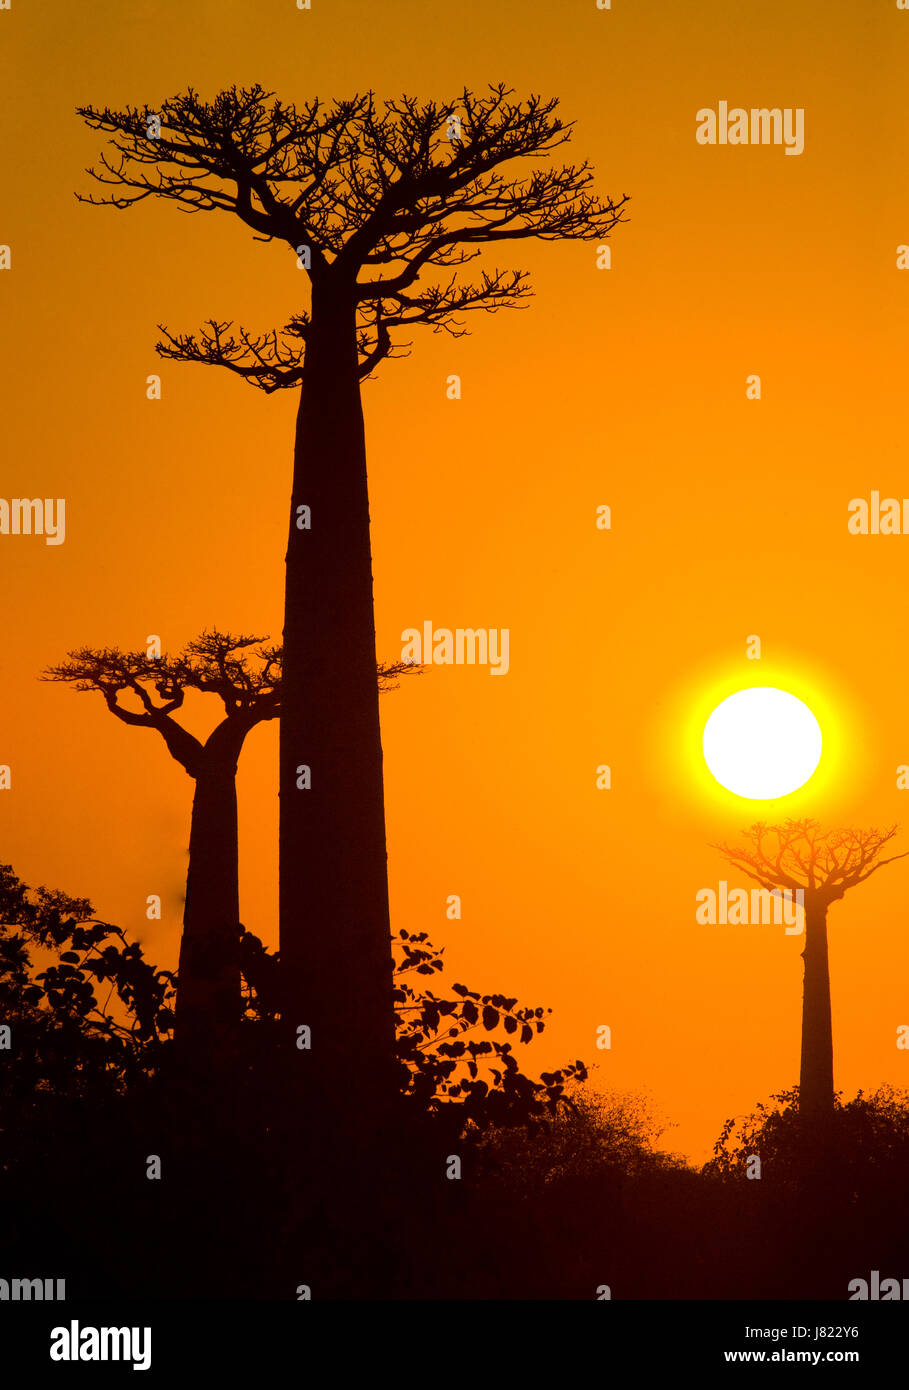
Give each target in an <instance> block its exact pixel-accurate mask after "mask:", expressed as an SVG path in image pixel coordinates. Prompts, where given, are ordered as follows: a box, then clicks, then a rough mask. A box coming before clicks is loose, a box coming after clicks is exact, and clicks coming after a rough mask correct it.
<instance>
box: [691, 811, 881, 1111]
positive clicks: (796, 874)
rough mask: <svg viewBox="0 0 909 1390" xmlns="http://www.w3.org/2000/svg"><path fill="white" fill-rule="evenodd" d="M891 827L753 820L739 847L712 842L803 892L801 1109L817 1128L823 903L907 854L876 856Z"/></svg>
mask: <svg viewBox="0 0 909 1390" xmlns="http://www.w3.org/2000/svg"><path fill="white" fill-rule="evenodd" d="M897 828H898V827H897V826H895V825H894V826H891V827H890V828H889V829H888V830H828V831H822V830H821V829H820V827H819V825H818V822H817V821H814V820H799V821H793V820H787V821H785V822H784V823H783V824H782V825H762V824H757V825H753V826H752V827H751V828H750V830H747V831H745V832H744V835H745V840H746V842H747V843H746V844H745V845H744V846H736V845H726V844H723V845H715V846H714V848H715V849H719V850H720V851H721V853H722V854H724V855H725V857H726V858H727V859H728V861H729V863H730V864H734V865H735V867H736V868H738V869H741V871H742V872H743V873H744V874H746V875H747V876H748V878H751V879H753V880H754V881H755V882H756V883H759V884H760V885H761V887H762V888H764V889H767V890H768V891H769V892H771V893H788V894H795V893H797V892H799V893H801V894H803V895H804V896H803V898H802V899H801V901H802V903H803V906H804V924H805V949H804V950H803V952H802V959H803V960H804V962H805V975H804V988H803V996H802V1052H801V1069H800V1073H799V1114H800V1115H801V1116H802V1117H803V1119H804V1121H805V1122H806V1124H807V1125H809V1126H812V1127H815V1128H816V1127H817V1126H818V1125H821V1124H823V1123H824V1122H826V1120H827V1119H828V1118H829V1117H830V1116H832V1114H833V1028H832V1024H831V1016H830V972H829V966H828V954H827V909H828V908H829V906H830V904H831V903H835V902H838V901H839V900H840V898H842V897H844V895H845V894H846V892H847V891H848V890H849V889H850V888H854V887H856V885H857V884H859V883H864V882H865V880H866V879H867V878H870V877H871V875H872V874H874V873H877V871H878V869H882V868H883V867H884V865H885V864H892V863H893V862H894V860H896V859H905V857H906V854H905V853H904V854H893V855H890V856H889V857H888V858H886V859H882V858H881V854H882V853H883V851H884V849H885V847H886V846H887V845H888V844H889V843H890V841H891V840H892V839H893V837H894V835H895V834H896V832H897ZM796 901H799V899H796Z"/></svg>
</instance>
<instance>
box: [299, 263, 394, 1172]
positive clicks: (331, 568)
mask: <svg viewBox="0 0 909 1390" xmlns="http://www.w3.org/2000/svg"><path fill="white" fill-rule="evenodd" d="M355 313H356V309H355V302H354V299H353V292H352V289H351V288H347V289H342V290H340V291H339V289H338V288H337V286H333V287H332V288H331V289H330V291H329V290H326V287H325V285H324V284H319V283H318V282H317V283H315V284H314V286H313V302H312V321H311V325H310V332H309V335H308V337H307V342H306V358H305V366H304V377H303V386H302V393H301V399H300V408H299V413H298V416H297V433H296V446H295V457H294V482H293V494H292V503H291V520H290V537H289V543H288V549H287V587H286V611H285V627H284V666H283V688H282V702H281V773H280V786H281V792H280V798H281V800H280V952H281V970H282V975H283V982H284V983H283V989H284V999H285V1001H286V1005H285V1023H286V1026H287V1036H288V1040H289V1046H290V1048H291V1049H293V1058H294V1062H293V1065H294V1067H295V1068H296V1067H298V1075H299V1077H300V1079H301V1081H302V1084H303V1086H304V1087H305V1091H306V1105H307V1112H308V1115H309V1117H310V1118H311V1119H312V1120H317V1123H319V1124H321V1125H322V1126H328V1128H329V1129H330V1130H331V1132H332V1133H333V1135H334V1137H335V1139H336V1140H338V1141H339V1142H340V1140H341V1137H342V1136H343V1135H348V1134H349V1133H350V1132H351V1131H352V1130H356V1131H358V1132H359V1133H360V1134H361V1135H362V1134H363V1133H364V1127H368V1128H372V1129H373V1130H374V1129H375V1128H376V1127H377V1126H378V1125H379V1124H380V1123H381V1120H382V1116H383V1114H384V1113H387V1107H388V1105H389V1104H390V1103H391V1099H392V1084H393V1083H392V1076H393V1070H392V1066H393V1048H394V1008H393V993H392V991H393V984H392V959H391V941H390V927H389V914H388V876H387V863H386V848H385V804H384V791H383V781H382V744H381V737H380V731H379V697H378V688H377V683H376V641H375V623H374V617H373V591H372V561H371V554H370V539H369V498H368V490H367V477H366V444H365V438H364V430H363V412H362V407H361V402H360V383H359V375H358V354H357V341H356V317H355ZM302 506H305V507H308V508H309V509H310V516H311V524H310V529H301V528H300V527H299V526H298V525H297V520H298V511H297V509H298V508H299V507H302ZM303 766H305V767H307V768H309V769H310V776H311V787H310V788H309V789H305V788H303V787H301V786H300V785H299V784H298V783H299V781H302V780H304V779H305V773H304V774H300V773H298V769H300V768H302V767H303ZM304 1024H305V1025H307V1026H308V1027H309V1029H310V1030H311V1050H309V1051H304V1050H297V1049H296V1040H297V1036H298V1034H297V1030H298V1028H299V1027H300V1025H304ZM317 1117H318V1118H317ZM325 1137H326V1139H328V1138H329V1135H328V1134H327V1133H326V1136H325ZM330 1146H331V1145H330V1140H329V1147H330Z"/></svg>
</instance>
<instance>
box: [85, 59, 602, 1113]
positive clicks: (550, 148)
mask: <svg viewBox="0 0 909 1390" xmlns="http://www.w3.org/2000/svg"><path fill="white" fill-rule="evenodd" d="M557 108H558V102H557V101H555V100H552V99H543V98H541V97H539V96H530V97H529V98H527V99H526V100H514V99H513V94H512V92H511V91H510V90H509V89H508V88H506V87H505V86H504V85H498V86H492V87H490V88H489V89H488V91H487V92H486V93H484V94H481V95H476V94H474V93H472V92H470V91H467V90H465V91H463V92H462V93H461V94H460V95H459V96H458V97H457V98H456V99H455V100H454V101H451V102H445V103H438V102H434V101H428V102H419V101H417V100H416V99H414V98H412V97H407V96H405V97H402V98H400V99H399V100H391V101H386V102H384V103H378V102H377V101H376V100H375V99H374V97H373V96H372V94H368V95H364V96H354V97H351V98H350V99H348V100H337V101H334V102H332V103H330V104H328V105H325V104H323V103H322V102H321V101H319V100H310V101H307V102H306V103H304V104H303V105H302V106H300V107H296V106H293V105H290V104H287V103H285V102H283V101H280V100H278V99H276V98H275V97H273V96H272V95H271V94H270V93H267V92H265V91H264V90H263V88H262V87H261V86H258V85H257V86H253V87H250V88H244V89H238V88H236V87H231V88H229V89H228V90H225V91H222V92H221V93H220V94H219V95H218V96H216V97H215V99H214V100H213V101H211V102H205V101H203V100H202V99H201V98H200V97H199V96H198V95H197V94H196V93H195V92H194V91H192V90H189V91H187V92H186V93H185V94H182V95H178V96H175V97H172V98H170V99H169V100H167V101H165V102H163V104H161V105H160V106H159V107H158V108H157V109H156V110H154V111H151V110H148V109H145V108H138V107H127V108H126V109H124V110H119V111H114V110H110V109H109V108H106V107H105V108H100V109H96V108H95V107H91V106H86V107H81V108H79V115H80V116H82V118H83V119H84V120H85V121H86V122H87V124H88V125H89V126H90V127H91V128H92V129H95V130H99V131H102V132H104V133H106V134H108V135H110V136H111V137H112V139H111V144H112V146H113V151H114V153H113V155H112V156H110V157H109V156H108V155H107V154H103V155H102V156H101V159H100V163H99V165H98V166H97V167H96V168H94V169H90V170H89V171H88V172H89V173H90V174H91V175H92V177H93V178H95V179H96V180H97V181H98V183H99V184H100V185H102V189H103V191H102V192H101V193H100V194H95V195H91V196H88V197H85V198H84V201H87V202H91V203H101V204H106V205H109V206H113V207H116V208H128V207H131V206H133V205H134V204H136V203H139V202H143V201H145V200H147V199H149V198H164V199H166V200H169V201H171V202H173V203H175V204H176V205H177V207H178V208H180V209H182V210H184V211H188V212H192V213H196V212H226V213H229V214H230V215H231V216H233V217H236V218H239V220H240V221H241V222H243V223H244V224H245V225H246V226H247V227H248V228H250V230H251V231H252V232H253V233H254V234H255V237H256V239H258V240H261V241H269V242H270V241H273V240H274V241H277V242H278V243H282V244H283V245H284V246H286V247H288V248H290V250H291V252H292V254H293V256H294V257H296V266H297V267H299V269H301V270H304V271H305V272H306V276H307V280H308V302H306V301H305V300H304V302H303V303H301V302H300V300H301V299H302V298H303V295H302V294H301V293H300V292H298V291H297V290H296V289H295V290H294V291H293V292H292V293H291V295H290V296H289V297H290V299H291V301H292V312H291V315H290V317H289V318H288V321H287V323H286V324H285V325H284V327H283V328H281V329H268V330H266V331H264V332H252V331H249V330H247V329H245V328H243V327H238V328H234V326H233V323H232V322H231V321H230V320H226V321H225V320H216V319H212V320H209V321H208V323H207V324H206V325H205V327H203V328H202V330H201V331H200V332H198V333H171V332H170V331H169V330H168V329H167V328H165V327H163V326H162V327H161V331H162V332H163V334H164V338H163V340H162V341H161V342H160V343H159V345H158V351H159V353H160V354H161V355H162V356H163V357H166V358H172V359H176V360H178V361H182V362H196V363H203V364H206V365H214V366H219V367H223V368H226V369H227V370H229V371H231V372H233V373H235V374H236V375H237V376H240V377H241V378H243V379H244V380H246V381H248V382H250V383H251V384H252V385H254V386H257V387H259V388H260V389H262V390H263V391H266V392H272V391H276V390H280V389H284V388H288V389H296V390H297V391H298V393H299V408H298V412H297V419H296V438H295V447H294V467H293V484H292V491H291V508H290V526H289V537H288V546H287V554H286V604H285V622H284V653H285V661H284V697H283V706H282V713H281V721H280V837H279V838H280V951H281V962H282V971H283V973H284V977H285V986H286V989H287V998H288V1001H289V1004H288V1018H287V1023H288V1032H287V1034H286V1037H287V1042H288V1043H291V1040H292V1038H293V1036H294V1033H295V1026H296V1025H298V1024H302V1023H305V1024H306V1025H308V1026H309V1027H310V1028H311V1031H312V1036H313V1059H312V1064H311V1069H310V1076H311V1080H312V1081H313V1082H314V1089H315V1091H316V1092H319V1093H321V1095H322V1098H323V1100H324V1101H326V1103H328V1104H329V1106H330V1105H331V1103H332V1101H333V1098H336V1099H337V1101H338V1102H339V1103H340V1104H341V1106H342V1108H343V1110H344V1113H345V1114H346V1116H347V1117H348V1118H353V1117H356V1116H359V1117H360V1118H361V1122H362V1123H361V1130H362V1127H363V1126H365V1128H367V1129H370V1128H371V1129H374V1128H375V1122H376V1121H377V1120H378V1117H379V1116H381V1115H382V1114H383V1113H384V1112H385V1110H386V1109H387V1106H388V1105H389V1104H390V1103H391V1098H392V1091H393V1089H394V1083H393V1080H392V1078H393V1074H394V1068H393V1056H394V1007H393V984H392V956H391V947H390V925H389V912H388V881H387V863H386V860H387V854H386V838H385V809H384V795H383V771H382V745H381V737H380V728H379V710H378V701H377V692H376V681H375V669H376V655H375V625H374V616H373V582H372V561H371V553H370V533H369V496H368V486H367V469H366V445H365V437H364V429H363V413H362V407H361V399H360V383H361V382H362V381H363V380H364V379H365V378H366V377H368V376H370V375H371V374H372V372H373V371H374V370H375V368H376V367H377V366H378V365H379V363H380V362H382V361H383V360H384V359H386V358H390V357H394V356H399V355H401V354H402V353H403V352H405V351H406V347H407V343H406V341H403V340H402V335H403V336H404V337H405V338H406V335H407V333H408V332H409V331H410V330H411V329H412V328H414V327H416V326H418V325H422V326H427V327H430V328H432V329H433V330H434V331H435V332H439V331H444V332H447V333H449V334H451V335H455V336H457V335H459V334H460V333H462V332H463V331H464V326H463V318H462V316H463V315H464V314H465V313H468V312H470V311H474V310H497V309H500V308H505V307H512V306H515V305H519V304H520V303H521V302H522V301H523V300H525V299H526V297H527V295H528V294H529V293H530V286H529V283H528V279H527V275H526V273H525V272H524V271H522V270H501V269H498V268H496V267H490V268H487V269H482V270H478V272H477V274H476V275H474V276H472V277H471V276H467V277H465V275H464V267H465V266H467V265H468V264H469V263H470V262H473V261H476V260H477V258H478V257H480V255H481V253H482V251H483V248H484V247H486V246H495V245H498V244H501V243H512V242H519V241H525V240H529V239H531V238H536V239H541V240H544V241H556V240H569V239H570V240H577V239H581V240H586V239H598V240H599V239H602V238H605V237H607V236H608V235H609V234H610V232H611V231H612V229H613V228H614V227H615V225H616V224H617V223H618V222H619V221H621V220H622V212H623V208H624V205H625V202H626V198H625V197H624V196H623V197H622V198H621V199H619V200H618V201H615V202H614V201H613V200H612V199H611V198H609V199H606V200H602V199H600V198H599V197H598V196H596V195H595V194H594V192H593V191H592V182H593V176H592V172H591V170H590V167H589V165H588V164H587V163H579V164H571V165H563V166H561V167H550V166H549V165H547V164H545V163H538V162H536V161H545V160H547V159H548V158H549V156H550V155H552V154H553V152H554V151H556V150H558V149H560V147H562V146H563V145H565V143H566V142H567V141H568V140H569V138H570V134H571V129H570V125H568V124H566V123H565V122H563V121H562V120H561V118H560V117H559V115H558V114H557ZM527 159H532V160H534V161H535V163H534V165H533V167H532V168H530V169H529V170H527V171H526V172H525V171H523V170H521V169H519V170H518V171H517V172H516V173H515V174H514V176H513V177H507V176H505V175H503V173H502V172H500V170H501V169H502V167H503V166H506V165H513V164H520V162H521V161H525V160H527ZM291 264H294V263H293V262H292V263H291ZM292 273H293V274H296V271H294V272H292ZM303 766H306V767H308V768H309V769H310V770H311V784H310V785H306V782H305V780H303V781H302V782H301V779H300V776H299V772H298V769H300V768H301V767H303ZM313 1100H314V1093H313V1091H312V1090H311V1091H310V1103H312V1102H313ZM370 1116H371V1117H372V1120H370Z"/></svg>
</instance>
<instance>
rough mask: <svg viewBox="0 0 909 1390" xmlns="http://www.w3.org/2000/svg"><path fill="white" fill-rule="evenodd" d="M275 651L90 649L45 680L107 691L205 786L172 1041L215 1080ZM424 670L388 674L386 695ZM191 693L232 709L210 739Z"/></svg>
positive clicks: (382, 674) (275, 703) (226, 1026)
mask: <svg viewBox="0 0 909 1390" xmlns="http://www.w3.org/2000/svg"><path fill="white" fill-rule="evenodd" d="M265 641H266V639H265V638H263V637H256V636H250V635H233V634H231V633H224V632H218V631H211V632H203V633H202V635H201V636H200V637H197V638H195V639H194V640H193V641H191V642H189V643H187V645H186V646H185V647H184V648H183V650H182V651H181V652H180V653H179V654H178V655H177V656H175V657H168V656H166V655H165V656H161V657H153V656H149V655H148V654H147V652H145V651H133V652H121V651H119V650H118V649H117V648H105V649H102V650H94V649H91V648H88V647H83V648H80V649H79V650H78V651H73V652H70V653H69V657H68V659H67V660H66V661H65V662H63V663H61V664H60V665H57V666H51V667H50V668H48V670H47V671H46V672H45V673H44V677H43V679H45V680H49V681H62V682H65V683H66V684H68V685H72V686H74V687H75V689H76V690H81V691H87V690H94V691H98V692H99V693H100V694H101V695H103V697H104V700H105V702H106V704H107V707H108V709H109V710H110V711H111V713H112V714H114V715H116V717H117V718H118V719H119V720H121V721H122V722H123V723H124V724H129V725H132V726H133V727H134V728H142V729H154V730H155V731H156V732H157V733H158V734H160V735H161V737H162V738H163V740H164V742H165V744H166V746H167V749H168V752H169V753H170V754H171V756H172V757H173V758H175V759H176V761H177V762H178V763H179V764H180V766H181V767H182V768H183V769H184V771H185V772H187V773H188V774H189V776H190V777H191V778H192V779H193V782H194V783H195V790H194V793H193V806H192V821H191V828H190V837H189V868H188V872H187V879H186V906H185V909H184V918H183V934H182V937H181V942H180V966H179V974H178V985H177V1000H176V1010H175V1021H174V1037H175V1040H176V1043H177V1046H178V1048H179V1050H180V1053H181V1055H182V1056H183V1058H184V1060H186V1061H189V1060H192V1062H193V1064H194V1065H195V1066H196V1067H197V1069H198V1070H199V1071H200V1072H201V1073H202V1074H209V1075H210V1074H213V1073H214V1071H221V1070H222V1068H223V1067H224V1066H225V1065H227V1066H231V1065H232V1064H233V1058H234V1053H235V1048H234V1046H233V1043H234V1040H235V1038H236V1030H237V1028H238V1027H239V1022H240V1017H241V1013H242V1007H241V986H240V933H241V928H240V905H239V887H238V874H239V867H238V866H239V860H238V837H237V788H236V778H237V764H238V761H239V757H240V753H241V751H242V749H243V744H244V742H245V740H246V736H247V734H248V733H249V732H250V730H252V729H253V728H255V726H256V725H257V724H261V723H263V722H265V721H267V720H270V719H275V718H277V716H278V714H279V712H280V708H281V675H282V654H281V648H280V647H275V646H265V645H263V644H264V643H265ZM251 649H254V650H251ZM416 669H418V668H416V667H406V666H404V665H403V664H387V665H384V666H380V667H379V668H378V682H377V685H378V688H381V689H388V688H390V687H393V686H394V683H395V678H396V677H397V676H398V675H400V674H403V673H404V672H405V671H408V670H416ZM374 678H375V677H374ZM191 691H199V692H201V693H203V694H209V695H215V696H217V698H218V699H219V701H220V702H221V704H222V706H223V709H224V716H223V718H222V719H221V720H220V721H219V722H218V723H217V724H216V725H215V727H214V729H213V730H212V732H211V733H210V734H209V735H208V737H207V738H205V739H201V738H196V737H195V735H193V734H191V733H190V732H189V731H188V730H187V729H185V728H184V727H183V725H182V724H180V723H179V722H178V720H177V719H176V718H175V715H176V713H177V711H178V710H180V709H181V708H182V707H183V704H184V700H185V698H186V696H187V694H188V693H189V692H191Z"/></svg>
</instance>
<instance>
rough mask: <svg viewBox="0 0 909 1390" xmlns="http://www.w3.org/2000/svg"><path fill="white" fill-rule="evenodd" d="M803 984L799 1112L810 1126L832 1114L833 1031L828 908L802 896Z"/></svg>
mask: <svg viewBox="0 0 909 1390" xmlns="http://www.w3.org/2000/svg"><path fill="white" fill-rule="evenodd" d="M802 959H803V960H804V962H805V982H804V993H803V996H802V1058H801V1073H800V1078H799V1110H800V1113H801V1114H802V1115H803V1116H804V1117H805V1119H806V1120H808V1121H809V1122H811V1123H817V1122H820V1121H823V1120H824V1119H826V1118H827V1117H828V1116H830V1115H832V1114H833V1027H832V1024H831V1018H830V972H829V968H828V963H827V907H826V904H825V903H823V902H819V901H818V900H817V899H816V898H813V895H812V894H811V893H810V892H806V893H805V949H804V951H803V952H802Z"/></svg>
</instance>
